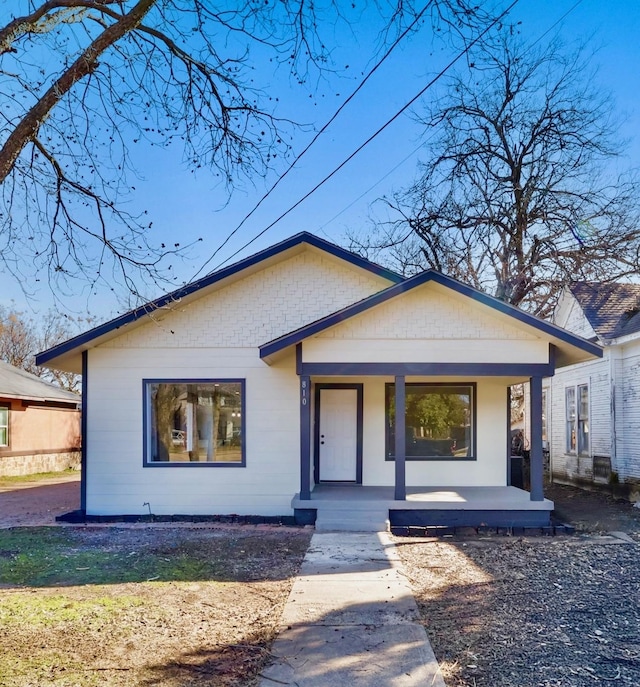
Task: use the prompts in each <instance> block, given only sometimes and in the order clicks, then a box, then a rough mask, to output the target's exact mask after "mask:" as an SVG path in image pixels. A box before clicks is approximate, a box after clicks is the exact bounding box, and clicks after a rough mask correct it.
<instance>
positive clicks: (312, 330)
mask: <svg viewBox="0 0 640 687" xmlns="http://www.w3.org/2000/svg"><path fill="white" fill-rule="evenodd" d="M428 282H434V283H436V284H440V285H442V286H445V287H447V288H449V289H451V290H452V291H453V292H455V293H458V294H460V295H463V296H466V297H468V298H470V299H471V300H473V301H474V302H476V303H480V304H482V305H484V306H487V307H489V308H491V309H493V310H494V311H496V312H497V313H502V314H504V315H507V316H509V317H511V318H513V319H514V320H515V321H517V322H520V323H522V324H525V325H528V326H529V327H533V328H534V329H535V330H537V331H538V332H540V333H542V334H544V335H546V336H547V337H548V338H550V339H552V340H553V341H556V342H564V343H565V344H569V345H570V346H572V347H574V348H577V349H579V350H580V351H583V352H585V353H587V354H588V355H589V356H597V357H602V348H601V347H600V346H598V345H597V344H594V343H592V342H590V341H587V340H586V339H583V338H582V337H580V336H576V335H575V334H572V333H570V332H568V331H566V330H565V329H562V328H561V327H558V326H557V325H555V324H552V323H551V322H547V321H546V320H542V319H540V318H539V317H536V316H534V315H530V314H529V313H527V312H525V311H524V310H520V309H519V308H516V307H514V306H513V305H509V304H508V303H505V302H504V301H501V300H498V299H497V298H494V297H493V296H489V295H488V294H486V293H483V292H482V291H478V289H475V288H473V287H472V286H468V285H467V284H463V283H461V282H459V281H457V280H455V279H452V278H451V277H447V276H445V275H444V274H441V273H440V272H437V271H435V270H427V271H425V272H421V273H420V274H417V275H415V276H413V277H410V278H408V279H405V280H404V281H403V282H401V283H399V284H394V285H393V286H390V287H388V288H387V289H384V290H383V291H379V292H378V293H376V294H373V295H372V296H369V297H368V298H364V299H363V300H361V301H358V302H357V303H354V304H353V305H350V306H348V307H346V308H344V309H342V310H339V311H338V312H335V313H332V314H331V315H328V316H327V317H323V318H321V319H319V320H316V321H315V322H312V323H310V324H308V325H305V326H304V327H301V328H299V329H297V330H295V331H292V332H289V333H288V334H285V335H283V336H281V337H278V338H277V339H274V340H273V341H269V342H267V343H265V344H263V345H262V346H260V357H261V358H262V359H263V360H266V361H267V362H268V361H269V360H270V358H271V356H273V355H275V354H277V353H278V352H280V351H282V350H284V349H285V348H288V347H289V346H293V345H295V344H297V343H300V342H301V341H303V340H304V339H306V338H309V337H311V336H314V335H316V334H319V333H320V332H322V331H324V330H325V329H328V328H329V327H333V326H335V325H337V324H339V323H341V322H344V321H345V320H348V319H349V318H351V317H354V316H356V315H359V314H361V313H363V312H365V311H367V310H369V309H370V308H374V307H375V306H377V305H380V304H381V303H384V302H386V301H388V300H390V299H392V298H396V297H398V296H400V295H401V294H403V293H406V292H407V291H410V290H412V289H415V288H416V287H418V286H421V285H422V284H426V283H428ZM560 362H561V361H560ZM571 362H574V361H571ZM561 364H562V362H561ZM565 364H567V363H565Z"/></svg>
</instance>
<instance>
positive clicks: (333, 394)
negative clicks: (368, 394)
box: [315, 384, 362, 483]
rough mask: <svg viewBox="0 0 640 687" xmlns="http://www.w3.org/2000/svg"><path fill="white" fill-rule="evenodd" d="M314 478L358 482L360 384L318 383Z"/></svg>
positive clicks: (360, 472)
mask: <svg viewBox="0 0 640 687" xmlns="http://www.w3.org/2000/svg"><path fill="white" fill-rule="evenodd" d="M318 386H319V388H318V395H317V397H316V399H317V407H316V419H317V422H316V442H315V443H316V457H317V461H316V472H317V475H316V479H317V480H318V481H320V482H358V483H359V482H361V481H362V463H361V460H362V386H361V385H352V386H348V385H337V384H336V385H330V384H327V385H318Z"/></svg>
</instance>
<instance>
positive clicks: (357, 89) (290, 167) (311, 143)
mask: <svg viewBox="0 0 640 687" xmlns="http://www.w3.org/2000/svg"><path fill="white" fill-rule="evenodd" d="M430 5H431V2H427V4H426V5H425V6H424V7H423V8H422V10H421V11H420V12H419V13H418V14H417V15H416V16H415V18H414V19H413V21H412V22H411V23H410V24H409V26H407V28H406V29H405V30H404V31H403V32H402V33H401V34H400V35H399V36H398V37H397V38H396V40H395V41H394V42H393V43H392V44H391V46H390V47H389V49H388V50H387V51H386V52H385V54H384V55H383V56H382V57H381V58H380V60H378V62H377V63H376V64H375V65H374V66H373V68H372V69H371V70H370V71H369V72H368V73H367V75H366V76H365V77H364V79H363V80H362V81H361V82H360V83H359V84H358V86H357V88H356V89H355V90H354V91H353V92H352V93H351V94H350V95H349V97H348V98H347V99H346V100H345V101H344V102H343V103H342V105H340V107H339V108H338V109H337V110H336V111H335V112H334V114H333V115H332V116H331V117H330V118H329V120H328V121H327V122H326V123H325V124H324V126H323V127H322V128H321V129H320V130H319V131H318V132H317V133H316V135H315V136H314V137H313V138H312V139H311V141H310V142H309V143H308V144H307V146H306V147H305V148H304V150H303V151H302V152H301V153H300V154H299V155H297V156H296V157H295V158H294V160H293V162H292V163H291V164H290V165H289V167H288V168H287V169H286V170H285V171H284V172H283V173H282V174H281V175H280V176H279V177H278V178H277V179H276V181H275V182H274V183H273V185H272V186H271V187H270V188H269V189H268V190H267V191H266V192H265V194H264V195H263V196H262V198H260V200H259V201H258V202H257V203H256V204H255V205H254V206H253V208H252V209H251V210H250V211H249V212H248V213H247V214H246V215H245V216H244V217H243V218H242V220H241V222H240V223H239V224H238V226H236V228H235V229H234V230H233V231H232V232H231V233H230V234H229V235H228V236H227V238H226V239H225V240H224V241H223V242H222V243H221V244H220V245H219V246H218V247H217V248H216V249H215V250H214V252H213V253H212V254H211V255H210V256H209V258H207V260H206V261H205V262H204V264H203V265H202V266H201V267H200V269H199V270H198V271H197V272H196V273H195V274H194V275H193V277H192V281H193V280H194V279H196V277H197V276H198V275H199V274H200V273H201V272H202V270H203V269H204V268H205V267H206V266H207V265H208V264H209V263H210V262H211V261H212V260H213V258H215V256H216V255H217V254H218V253H219V252H220V251H221V250H222V249H223V248H224V246H226V244H227V243H228V242H229V241H230V240H231V238H232V237H233V236H234V235H235V234H236V233H237V232H238V231H239V230H240V229H241V228H242V226H243V225H244V224H245V222H246V221H247V220H248V219H249V218H250V217H251V216H252V215H253V213H254V212H255V211H256V210H257V209H258V208H259V207H260V206H261V205H262V203H263V202H264V201H265V200H266V199H267V198H268V197H269V196H270V195H271V194H272V193H273V191H274V190H275V189H276V187H277V186H278V185H279V184H280V182H281V181H282V180H283V179H284V178H285V177H286V176H287V174H289V172H290V171H291V170H292V169H293V168H294V167H295V165H296V164H297V163H298V162H299V161H300V160H301V159H302V157H303V156H304V155H305V154H306V153H307V152H308V150H309V149H310V148H311V146H313V144H314V143H315V142H316V141H317V140H318V138H320V136H322V134H323V133H324V132H325V131H326V130H327V129H328V128H329V126H330V125H331V124H332V123H333V122H334V121H335V120H336V118H337V117H338V115H339V114H340V113H341V112H342V110H344V108H345V107H346V106H347V105H348V104H349V103H350V102H351V101H352V100H353V99H354V98H355V96H356V95H357V94H358V92H359V91H360V90H361V89H362V88H363V87H364V86H365V84H366V83H367V81H369V79H370V78H371V77H372V76H373V75H374V74H375V73H376V72H377V71H378V69H379V68H380V67H381V66H382V64H383V63H384V62H385V60H386V59H387V58H388V57H389V56H390V55H391V53H392V52H393V51H394V50H395V49H396V48H397V47H398V45H399V44H400V42H401V41H402V40H403V39H404V37H405V36H406V35H407V34H409V33H410V32H411V30H412V29H413V28H414V26H416V24H417V23H418V22H419V21H420V19H421V18H422V16H423V15H424V13H425V12H426V11H427V9H428V8H429V7H430Z"/></svg>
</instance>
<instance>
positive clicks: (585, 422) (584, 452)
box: [576, 384, 591, 456]
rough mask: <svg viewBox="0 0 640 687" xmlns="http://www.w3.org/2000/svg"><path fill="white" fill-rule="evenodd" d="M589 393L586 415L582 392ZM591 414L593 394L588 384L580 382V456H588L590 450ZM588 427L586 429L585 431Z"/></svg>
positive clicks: (577, 419)
mask: <svg viewBox="0 0 640 687" xmlns="http://www.w3.org/2000/svg"><path fill="white" fill-rule="evenodd" d="M583 390H584V391H586V393H587V411H586V417H584V416H583V415H582V400H581V398H580V392H581V391H583ZM590 415H591V394H590V393H589V385H588V384H578V385H577V386H576V437H577V451H578V455H579V456H588V455H589V452H590V448H591V447H590V445H589V444H590V442H589V429H590V422H589V417H590ZM585 427H586V431H585Z"/></svg>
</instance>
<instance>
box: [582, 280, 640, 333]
mask: <svg viewBox="0 0 640 687" xmlns="http://www.w3.org/2000/svg"><path fill="white" fill-rule="evenodd" d="M570 290H571V293H572V294H573V296H574V298H575V299H576V300H577V301H578V303H579V305H580V307H581V308H582V311H583V312H584V314H585V317H586V318H587V320H588V321H589V324H590V325H591V326H592V327H593V330H594V331H595V333H596V334H597V335H598V337H599V338H600V339H602V340H610V339H617V338H618V337H620V336H626V335H627V334H635V333H636V332H640V284H619V283H610V284H602V283H600V282H581V283H576V284H572V285H571V286H570Z"/></svg>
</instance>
